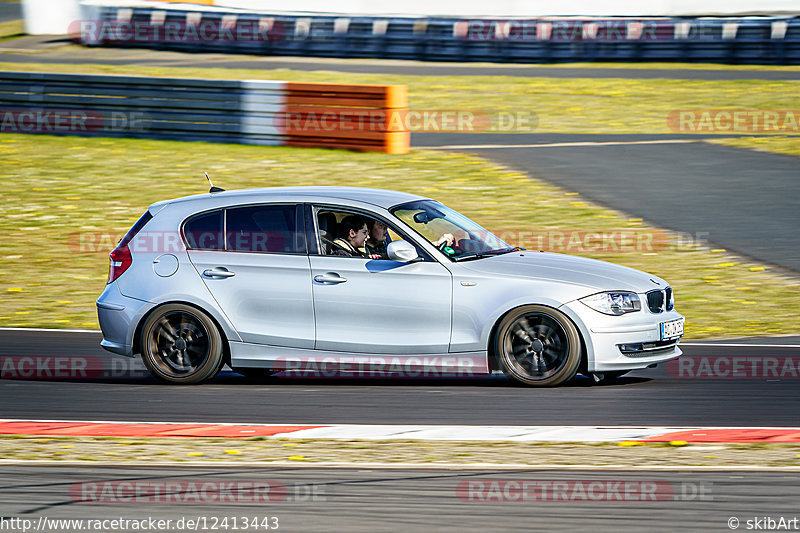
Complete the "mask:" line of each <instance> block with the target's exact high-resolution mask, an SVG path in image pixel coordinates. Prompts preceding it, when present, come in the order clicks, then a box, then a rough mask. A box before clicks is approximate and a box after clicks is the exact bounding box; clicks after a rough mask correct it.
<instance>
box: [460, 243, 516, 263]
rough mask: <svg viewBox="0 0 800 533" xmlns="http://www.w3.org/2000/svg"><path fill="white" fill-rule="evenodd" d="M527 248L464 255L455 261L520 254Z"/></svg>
mask: <svg viewBox="0 0 800 533" xmlns="http://www.w3.org/2000/svg"><path fill="white" fill-rule="evenodd" d="M524 249H525V248H520V247H519V246H514V247H513V248H500V249H499V250H485V251H482V252H469V253H466V254H464V255H460V256H458V257H454V258H453V260H454V261H465V260H468V259H480V258H481V257H488V256H490V255H503V254H508V253H511V252H518V251H520V250H524Z"/></svg>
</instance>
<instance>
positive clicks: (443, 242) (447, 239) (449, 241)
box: [431, 233, 456, 250]
mask: <svg viewBox="0 0 800 533" xmlns="http://www.w3.org/2000/svg"><path fill="white" fill-rule="evenodd" d="M455 242H456V238H455V237H454V236H453V234H452V233H445V234H444V235H442V236H441V237H439V238H438V239H436V240H435V241H433V242H432V243H431V244H433V245H434V246H436V247H437V248H439V249H442V250H443V249H444V248H449V247H451V246H453V243H455Z"/></svg>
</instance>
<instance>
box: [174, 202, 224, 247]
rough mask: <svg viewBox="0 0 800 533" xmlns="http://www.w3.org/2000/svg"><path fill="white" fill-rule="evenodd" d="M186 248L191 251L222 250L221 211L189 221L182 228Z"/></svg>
mask: <svg viewBox="0 0 800 533" xmlns="http://www.w3.org/2000/svg"><path fill="white" fill-rule="evenodd" d="M183 235H184V238H185V239H186V247H187V248H189V249H192V250H223V249H224V246H225V242H224V241H223V239H222V211H215V212H213V213H206V214H204V215H200V216H197V217H194V218H193V219H191V220H189V222H187V223H186V225H185V226H184V227H183Z"/></svg>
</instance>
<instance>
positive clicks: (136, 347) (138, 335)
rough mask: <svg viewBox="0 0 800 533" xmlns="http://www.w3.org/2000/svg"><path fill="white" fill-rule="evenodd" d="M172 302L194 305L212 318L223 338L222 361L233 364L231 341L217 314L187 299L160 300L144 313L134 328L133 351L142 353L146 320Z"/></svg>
mask: <svg viewBox="0 0 800 533" xmlns="http://www.w3.org/2000/svg"><path fill="white" fill-rule="evenodd" d="M172 304H181V305H186V306H189V307H193V308H194V309H197V310H198V311H200V312H201V313H203V314H205V315H206V316H207V317H208V318H210V319H211V321H212V322H213V323H214V326H216V328H217V331H219V335H220V337H221V338H222V363H223V366H224V365H226V364H227V365H228V366H230V365H231V346H230V342H229V341H228V335H227V334H226V333H225V328H223V327H222V325H221V324H220V321H219V320H218V319H217V317H216V316H214V313H212V312H209V311H208V310H206V309H203V308H202V307H200V306H199V305H197V304H196V303H193V302H187V301H185V300H169V301H166V302H160V303H159V304H158V305H156V306H154V307H153V308H152V309H150V310H149V311H147V312H146V313H144V314H143V315H142V317H141V318H140V319H139V323H138V324H136V329H135V330H134V333H133V345H132V349H133V353H134V354H140V355H141V353H142V350H141V347H140V346H141V341H142V328H143V327H144V324H145V322H147V319H148V318H150V317H151V316H152V315H153V313H155V312H156V311H158V310H159V309H161V308H162V307H164V306H166V305H172Z"/></svg>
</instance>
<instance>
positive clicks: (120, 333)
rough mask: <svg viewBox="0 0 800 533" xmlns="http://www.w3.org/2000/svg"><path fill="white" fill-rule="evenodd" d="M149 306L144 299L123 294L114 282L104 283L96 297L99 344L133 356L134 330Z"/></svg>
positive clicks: (118, 352)
mask: <svg viewBox="0 0 800 533" xmlns="http://www.w3.org/2000/svg"><path fill="white" fill-rule="evenodd" d="M150 306H151V304H148V303H147V302H145V301H142V300H137V299H136V298H129V297H127V296H123V294H122V293H121V292H120V291H119V288H118V287H117V284H116V283H111V284H109V285H106V288H105V289H103V292H102V294H100V297H99V298H98V299H97V319H98V320H99V321H100V329H101V330H103V340H102V341H101V342H100V346H102V347H103V348H105V349H106V350H108V351H109V352H112V353H115V354H119V355H125V356H128V357H133V356H134V351H135V350H134V348H133V336H134V331H135V328H136V325H137V324H138V323H139V318H140V317H141V316H142V315H143V313H144V312H145V310H146V308H148V307H150Z"/></svg>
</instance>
